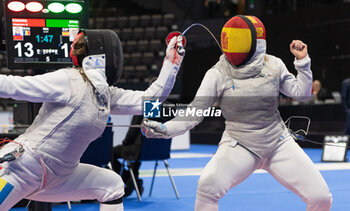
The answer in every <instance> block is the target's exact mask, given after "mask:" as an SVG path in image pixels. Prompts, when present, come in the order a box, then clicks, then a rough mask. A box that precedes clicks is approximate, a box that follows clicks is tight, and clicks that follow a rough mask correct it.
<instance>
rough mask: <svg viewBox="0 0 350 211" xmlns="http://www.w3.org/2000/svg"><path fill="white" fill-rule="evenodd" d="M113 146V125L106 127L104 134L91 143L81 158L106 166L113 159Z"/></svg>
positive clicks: (83, 160)
mask: <svg viewBox="0 0 350 211" xmlns="http://www.w3.org/2000/svg"><path fill="white" fill-rule="evenodd" d="M108 124H112V123H108ZM112 148H113V131H112V127H106V128H105V130H104V131H103V133H102V135H101V136H100V137H99V138H97V139H96V140H95V141H93V142H91V143H90V145H89V147H88V148H87V149H86V150H85V152H84V154H83V156H82V157H81V158H80V162H81V163H87V164H93V165H96V166H100V167H104V166H106V165H107V164H108V163H109V162H110V161H111V156H112Z"/></svg>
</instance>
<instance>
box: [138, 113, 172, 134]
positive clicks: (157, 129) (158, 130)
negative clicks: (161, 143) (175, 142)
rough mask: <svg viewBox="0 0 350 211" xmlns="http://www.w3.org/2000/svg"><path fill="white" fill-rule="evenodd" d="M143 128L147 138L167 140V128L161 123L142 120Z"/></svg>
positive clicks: (142, 130)
mask: <svg viewBox="0 0 350 211" xmlns="http://www.w3.org/2000/svg"><path fill="white" fill-rule="evenodd" d="M141 126H142V127H141V132H142V134H143V135H144V136H146V137H147V138H167V136H166V134H167V130H166V127H165V125H164V124H162V123H160V122H157V121H153V120H149V119H146V118H145V119H143V120H142V123H141Z"/></svg>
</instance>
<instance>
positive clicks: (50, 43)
mask: <svg viewBox="0 0 350 211" xmlns="http://www.w3.org/2000/svg"><path fill="white" fill-rule="evenodd" d="M0 3H1V4H2V6H3V11H4V20H5V22H4V23H5V35H6V52H7V67H8V68H9V69H32V70H44V71H45V70H49V71H52V70H57V69H59V68H65V67H68V66H72V65H73V62H72V60H71V58H70V57H69V52H70V48H71V45H72V43H73V40H74V38H75V36H76V34H77V33H78V31H79V29H82V28H88V20H89V17H88V12H87V8H89V7H88V6H89V5H88V1H84V0H35V1H31V0H2V1H1V2H0Z"/></svg>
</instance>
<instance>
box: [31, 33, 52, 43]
mask: <svg viewBox="0 0 350 211" xmlns="http://www.w3.org/2000/svg"><path fill="white" fill-rule="evenodd" d="M35 38H36V40H37V41H38V42H47V43H51V42H52V38H53V35H51V34H47V35H44V36H40V35H36V36H35Z"/></svg>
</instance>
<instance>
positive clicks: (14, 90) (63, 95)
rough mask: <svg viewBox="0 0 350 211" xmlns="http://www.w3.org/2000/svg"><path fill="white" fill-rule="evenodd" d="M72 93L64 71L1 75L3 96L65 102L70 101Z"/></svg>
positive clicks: (1, 95)
mask: <svg viewBox="0 0 350 211" xmlns="http://www.w3.org/2000/svg"><path fill="white" fill-rule="evenodd" d="M72 71H75V70H72ZM70 93H71V92H70V83H69V78H68V75H67V74H66V73H64V71H60V70H58V71H55V72H51V73H46V74H43V75H37V76H25V77H20V76H12V75H10V76H6V75H0V97H1V98H12V99H15V100H25V101H29V102H60V103H64V102H67V101H68V99H69V97H70Z"/></svg>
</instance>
